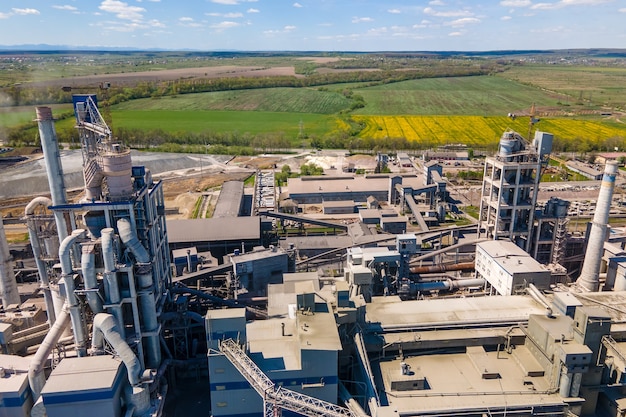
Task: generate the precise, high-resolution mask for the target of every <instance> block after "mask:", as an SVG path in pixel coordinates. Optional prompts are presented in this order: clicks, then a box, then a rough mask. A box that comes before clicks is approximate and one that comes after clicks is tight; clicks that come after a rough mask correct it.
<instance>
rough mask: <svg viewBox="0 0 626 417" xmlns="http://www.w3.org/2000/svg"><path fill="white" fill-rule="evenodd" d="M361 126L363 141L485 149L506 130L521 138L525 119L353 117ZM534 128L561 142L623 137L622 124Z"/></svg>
mask: <svg viewBox="0 0 626 417" xmlns="http://www.w3.org/2000/svg"><path fill="white" fill-rule="evenodd" d="M353 119H354V120H355V121H357V122H362V123H364V124H365V126H366V127H365V129H363V130H362V131H361V133H360V135H359V136H361V137H363V138H375V139H377V138H381V139H382V138H385V137H389V138H399V137H404V138H406V139H408V140H411V141H419V142H423V143H425V144H432V145H441V144H446V143H464V144H466V145H468V146H485V145H489V144H494V143H497V141H498V139H499V138H500V136H501V135H502V132H504V131H505V130H506V129H508V128H510V129H513V130H515V131H517V132H519V133H520V134H522V135H526V134H527V133H528V128H529V119H528V117H518V118H516V119H514V120H513V119H511V118H509V117H506V116H485V117H483V116H360V115H359V116H353ZM536 129H538V130H542V131H545V132H549V133H552V134H553V135H554V136H555V138H556V139H558V140H561V141H580V140H585V141H589V142H594V143H595V142H602V141H605V140H606V139H609V138H614V137H617V138H621V139H622V140H623V139H624V138H626V124H625V125H624V127H619V125H609V124H605V123H602V122H600V121H588V120H574V119H564V118H563V119H556V118H555V119H541V121H540V122H539V123H538V124H537V125H536Z"/></svg>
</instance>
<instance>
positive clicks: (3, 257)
mask: <svg viewBox="0 0 626 417" xmlns="http://www.w3.org/2000/svg"><path fill="white" fill-rule="evenodd" d="M0 297H1V298H2V306H3V307H4V308H5V309H7V308H8V307H9V306H10V305H11V304H18V305H19V304H21V300H20V293H19V291H18V290H17V280H16V279H15V271H13V265H11V252H10V251H9V243H8V242H7V237H6V234H5V233H4V222H3V220H2V214H0Z"/></svg>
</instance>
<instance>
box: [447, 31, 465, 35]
mask: <svg viewBox="0 0 626 417" xmlns="http://www.w3.org/2000/svg"><path fill="white" fill-rule="evenodd" d="M448 36H463V32H450V33H448Z"/></svg>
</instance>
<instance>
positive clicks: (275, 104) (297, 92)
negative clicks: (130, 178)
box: [115, 88, 350, 114]
mask: <svg viewBox="0 0 626 417" xmlns="http://www.w3.org/2000/svg"><path fill="white" fill-rule="evenodd" d="M349 106H350V100H349V99H347V98H346V97H344V96H343V95H342V94H340V93H337V92H332V91H319V90H317V89H312V88H264V89H252V90H235V91H218V92H214V93H197V94H184V95H177V96H166V97H161V98H149V99H140V100H132V101H128V102H125V103H121V104H119V105H117V106H116V107H115V110H117V111H120V110H124V111H125V110H145V111H153V110H180V111H198V110H231V111H262V112H285V113H318V114H333V113H337V112H339V111H341V110H344V109H346V108H348V107H349Z"/></svg>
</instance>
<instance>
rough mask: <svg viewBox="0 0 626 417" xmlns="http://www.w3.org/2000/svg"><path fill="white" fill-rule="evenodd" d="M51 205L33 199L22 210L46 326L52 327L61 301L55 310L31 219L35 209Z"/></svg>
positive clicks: (44, 198)
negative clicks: (44, 312) (42, 300)
mask: <svg viewBox="0 0 626 417" xmlns="http://www.w3.org/2000/svg"><path fill="white" fill-rule="evenodd" d="M51 205H52V200H50V199H49V198H48V197H35V198H34V199H32V200H31V201H30V203H28V204H27V205H26V208H25V209H24V215H25V216H26V226H27V227H28V238H29V240H30V245H31V247H32V250H33V256H34V257H35V264H36V265H37V272H38V273H39V288H41V290H42V292H43V299H44V303H45V305H46V314H47V316H48V325H49V326H50V327H52V325H53V324H54V321H55V318H56V315H57V313H58V312H60V309H61V308H62V306H63V303H62V302H60V301H61V300H58V301H57V305H59V311H57V310H56V309H55V303H54V300H53V295H52V291H51V290H50V281H49V280H48V268H47V267H46V263H45V262H44V261H43V259H42V255H41V241H40V240H39V235H38V234H37V230H36V224H35V221H34V219H33V216H34V214H35V209H36V208H37V207H44V208H48V207H50V206H51Z"/></svg>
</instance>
